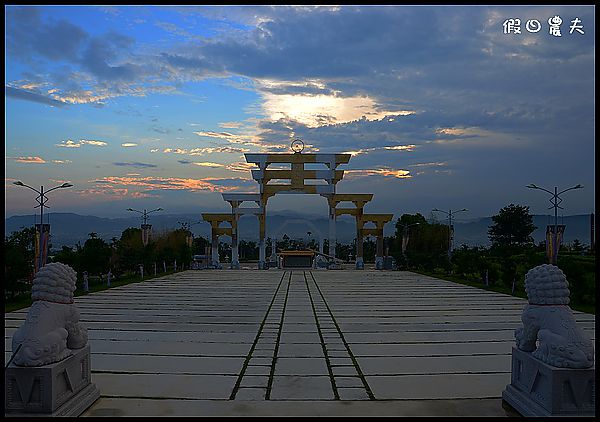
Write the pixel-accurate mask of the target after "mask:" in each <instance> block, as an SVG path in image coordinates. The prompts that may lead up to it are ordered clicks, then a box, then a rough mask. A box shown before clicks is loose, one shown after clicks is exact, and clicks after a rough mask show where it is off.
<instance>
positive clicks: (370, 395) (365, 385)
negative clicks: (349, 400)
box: [309, 271, 377, 400]
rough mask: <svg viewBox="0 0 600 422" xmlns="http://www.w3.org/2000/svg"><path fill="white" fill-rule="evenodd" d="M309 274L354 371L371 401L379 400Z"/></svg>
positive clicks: (313, 278) (321, 293) (313, 277)
mask: <svg viewBox="0 0 600 422" xmlns="http://www.w3.org/2000/svg"><path fill="white" fill-rule="evenodd" d="M309 273H310V277H311V278H312V280H313V283H314V284H315V287H316V288H317V290H318V291H319V294H320V295H321V298H322V299H323V303H324V304H325V307H326V308H327V312H329V315H330V316H331V319H332V320H333V323H334V324H335V328H336V329H337V331H338V334H339V335H340V338H341V339H342V342H343V343H344V347H346V350H347V351H348V354H349V355H350V359H352V364H353V365H354V369H356V372H357V373H358V377H359V378H360V380H361V381H362V383H363V386H364V388H365V390H366V391H367V395H368V396H369V400H377V399H376V398H375V395H374V394H373V391H372V390H371V387H370V386H369V383H368V382H367V379H366V378H365V375H364V374H363V373H362V371H361V369H360V365H359V364H358V361H357V360H356V357H355V356H354V354H353V353H352V350H351V349H350V345H349V344H348V342H346V338H345V337H344V333H342V330H341V328H340V326H339V324H338V323H337V321H336V319H335V316H334V315H333V312H332V311H331V308H330V307H329V304H328V303H327V300H326V299H325V295H323V292H322V291H321V288H320V287H319V285H318V284H317V280H315V276H314V275H313V273H312V271H309Z"/></svg>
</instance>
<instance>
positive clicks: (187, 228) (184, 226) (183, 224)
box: [177, 221, 202, 248]
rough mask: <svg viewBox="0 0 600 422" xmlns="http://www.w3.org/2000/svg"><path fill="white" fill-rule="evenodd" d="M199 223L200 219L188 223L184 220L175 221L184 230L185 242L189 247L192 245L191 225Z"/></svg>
mask: <svg viewBox="0 0 600 422" xmlns="http://www.w3.org/2000/svg"><path fill="white" fill-rule="evenodd" d="M199 223H202V221H196V222H195V223H190V222H189V221H184V222H182V221H178V222H177V224H181V228H182V229H183V230H185V231H186V233H187V243H188V246H189V247H190V248H191V247H192V243H193V241H194V233H192V229H191V227H192V226H194V225H196V224H199Z"/></svg>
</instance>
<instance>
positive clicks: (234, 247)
mask: <svg viewBox="0 0 600 422" xmlns="http://www.w3.org/2000/svg"><path fill="white" fill-rule="evenodd" d="M235 211H236V210H235V209H234V210H233V212H234V214H233V218H234V222H233V227H232V230H231V269H232V270H239V269H240V258H239V254H238V246H239V240H238V220H239V215H238V214H237V213H236V212H235Z"/></svg>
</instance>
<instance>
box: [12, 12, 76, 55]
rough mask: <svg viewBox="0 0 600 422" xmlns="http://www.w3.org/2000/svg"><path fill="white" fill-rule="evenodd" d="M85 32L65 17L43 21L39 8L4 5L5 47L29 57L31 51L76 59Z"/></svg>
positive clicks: (13, 52) (15, 53)
mask: <svg viewBox="0 0 600 422" xmlns="http://www.w3.org/2000/svg"><path fill="white" fill-rule="evenodd" d="M87 38H88V34H87V33H86V32H85V31H84V30H82V29H81V28H79V27H78V26H76V25H73V24H72V23H70V22H67V21H65V20H59V21H54V20H51V21H48V22H43V21H42V20H41V18H40V13H39V10H38V8H36V7H31V6H26V7H15V6H7V7H6V51H7V53H8V54H9V55H12V56H16V57H19V58H21V59H23V60H29V59H28V58H31V57H32V54H31V53H32V52H36V53H38V54H40V55H41V56H42V57H44V58H46V59H49V60H53V61H57V60H76V58H77V56H78V54H79V51H80V49H81V47H82V45H83V43H84V41H85V40H86V39H87Z"/></svg>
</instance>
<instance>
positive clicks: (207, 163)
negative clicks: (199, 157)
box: [192, 161, 225, 168]
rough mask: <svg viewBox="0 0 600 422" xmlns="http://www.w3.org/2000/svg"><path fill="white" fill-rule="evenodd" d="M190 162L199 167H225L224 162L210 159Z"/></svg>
mask: <svg viewBox="0 0 600 422" xmlns="http://www.w3.org/2000/svg"><path fill="white" fill-rule="evenodd" d="M192 164H193V165H195V166H200V167H211V168H221V167H225V165H224V164H219V163H211V162H210V161H200V162H193V163H192Z"/></svg>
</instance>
